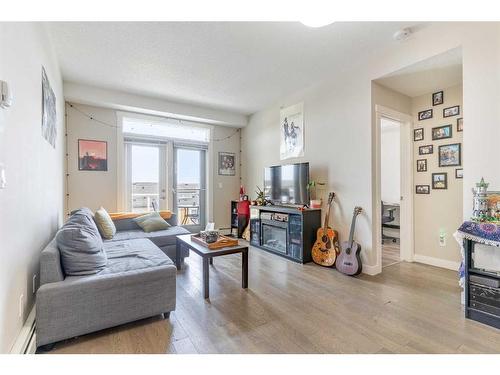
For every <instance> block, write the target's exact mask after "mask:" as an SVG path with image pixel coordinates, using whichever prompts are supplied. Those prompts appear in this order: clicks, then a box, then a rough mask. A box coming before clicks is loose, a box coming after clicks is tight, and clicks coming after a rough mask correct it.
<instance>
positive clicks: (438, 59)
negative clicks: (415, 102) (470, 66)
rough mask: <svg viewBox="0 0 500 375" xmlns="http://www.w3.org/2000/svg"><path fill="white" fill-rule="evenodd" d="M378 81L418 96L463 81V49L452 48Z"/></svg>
mask: <svg viewBox="0 0 500 375" xmlns="http://www.w3.org/2000/svg"><path fill="white" fill-rule="evenodd" d="M376 82H377V83H380V84H381V85H383V86H385V87H388V88H390V89H393V90H394V91H398V92H400V93H402V94H405V95H407V96H409V97H416V96H420V95H424V94H428V93H430V92H432V91H437V90H439V89H444V88H447V87H451V86H454V85H458V84H460V83H462V50H461V49H460V48H456V49H452V50H450V51H447V52H445V53H442V54H439V55H436V56H433V57H431V58H429V59H426V60H423V61H420V62H418V63H416V64H413V65H411V66H408V67H406V68H404V69H401V70H399V71H397V72H394V73H391V74H388V75H387V76H385V77H382V78H380V79H377V80H376Z"/></svg>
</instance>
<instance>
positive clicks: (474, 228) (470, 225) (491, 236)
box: [458, 221, 500, 247]
mask: <svg viewBox="0 0 500 375" xmlns="http://www.w3.org/2000/svg"><path fill="white" fill-rule="evenodd" d="M458 233H459V234H460V235H461V237H463V238H466V239H468V240H472V241H475V242H479V243H484V244H486V245H490V246H498V247H500V226H498V225H496V224H492V223H476V222H474V221H465V222H464V223H463V224H462V225H461V226H460V228H458Z"/></svg>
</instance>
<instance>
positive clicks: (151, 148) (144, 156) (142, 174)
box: [126, 142, 167, 212]
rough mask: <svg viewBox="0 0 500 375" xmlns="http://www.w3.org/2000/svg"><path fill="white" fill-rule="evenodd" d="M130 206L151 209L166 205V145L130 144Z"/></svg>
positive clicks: (163, 207)
mask: <svg viewBox="0 0 500 375" xmlns="http://www.w3.org/2000/svg"><path fill="white" fill-rule="evenodd" d="M126 153H127V158H128V163H127V166H128V173H127V175H128V179H127V180H128V181H127V192H128V204H127V205H128V209H129V210H130V211H132V212H148V211H153V210H164V209H166V208H167V197H166V191H167V187H166V166H165V164H166V152H165V146H164V145H157V144H147V143H139V142H132V143H128V144H127V152H126Z"/></svg>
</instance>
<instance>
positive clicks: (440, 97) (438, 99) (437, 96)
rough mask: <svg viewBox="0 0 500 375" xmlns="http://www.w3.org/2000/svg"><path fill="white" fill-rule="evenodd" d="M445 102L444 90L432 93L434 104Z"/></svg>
mask: <svg viewBox="0 0 500 375" xmlns="http://www.w3.org/2000/svg"><path fill="white" fill-rule="evenodd" d="M443 103H444V94H443V92H442V91H438V92H435V93H434V94H432V105H440V104H443Z"/></svg>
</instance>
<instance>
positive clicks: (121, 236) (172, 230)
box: [104, 226, 189, 247]
mask: <svg viewBox="0 0 500 375" xmlns="http://www.w3.org/2000/svg"><path fill="white" fill-rule="evenodd" d="M181 234H189V231H188V230H187V229H185V228H183V227H180V226H175V227H169V228H168V229H165V230H160V231H158V232H151V233H146V232H144V231H143V230H142V229H134V230H125V231H118V232H116V234H115V235H114V237H113V239H111V240H105V241H104V242H105V243H107V242H113V241H124V240H133V239H136V238H147V239H150V240H151V241H152V242H153V243H154V244H155V245H156V246H159V247H164V246H168V245H175V244H176V237H177V236H179V235H181Z"/></svg>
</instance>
